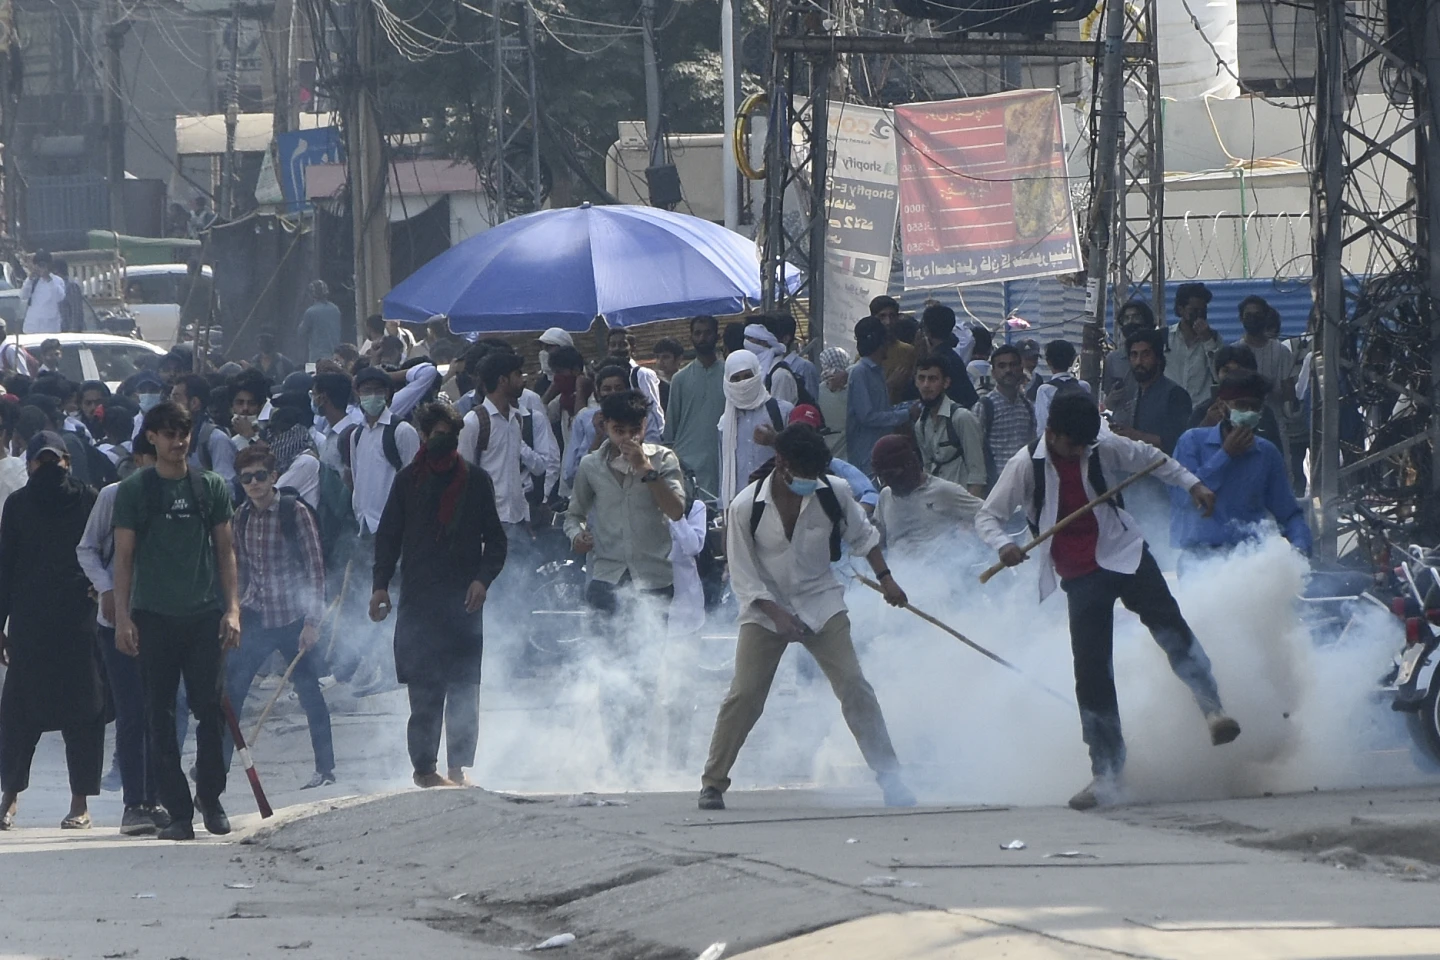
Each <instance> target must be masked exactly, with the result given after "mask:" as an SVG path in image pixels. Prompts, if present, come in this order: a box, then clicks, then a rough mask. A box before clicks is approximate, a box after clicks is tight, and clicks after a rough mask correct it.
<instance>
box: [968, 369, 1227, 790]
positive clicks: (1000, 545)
mask: <svg viewBox="0 0 1440 960" xmlns="http://www.w3.org/2000/svg"><path fill="white" fill-rule="evenodd" d="M1157 459H1160V460H1163V461H1164V462H1163V464H1162V465H1161V466H1160V467H1159V468H1158V469H1157V470H1156V471H1155V472H1154V473H1153V474H1152V476H1154V477H1155V478H1156V479H1157V480H1159V481H1160V482H1162V483H1166V484H1169V485H1170V486H1175V487H1181V488H1183V489H1186V490H1188V491H1189V492H1190V498H1191V499H1192V500H1193V501H1194V502H1195V505H1196V507H1198V508H1199V509H1201V510H1202V511H1204V513H1205V515H1206V516H1209V515H1210V513H1211V512H1213V511H1214V509H1215V494H1214V493H1213V492H1212V491H1211V490H1210V489H1209V488H1207V487H1206V486H1205V485H1204V484H1203V483H1201V482H1200V481H1199V480H1198V479H1196V477H1195V476H1194V475H1193V474H1192V473H1190V471H1188V470H1186V469H1185V468H1184V467H1182V466H1180V464H1178V463H1176V462H1175V461H1174V460H1172V459H1170V458H1169V457H1168V456H1166V455H1165V454H1163V453H1161V452H1160V451H1158V450H1156V449H1155V448H1154V447H1152V446H1150V445H1149V444H1147V443H1143V442H1141V441H1139V440H1129V439H1127V438H1125V437H1122V436H1119V435H1118V434H1114V433H1111V432H1109V431H1108V430H1107V431H1104V432H1102V431H1101V429H1100V411H1099V409H1097V408H1096V406H1095V402H1094V401H1093V400H1091V399H1090V398H1089V397H1087V396H1084V395H1082V394H1070V395H1068V396H1059V397H1056V398H1055V401H1054V403H1052V404H1051V405H1050V420H1049V423H1048V426H1047V429H1046V431H1045V439H1044V440H1042V441H1040V442H1038V443H1036V444H1032V445H1030V446H1026V447H1022V448H1021V449H1020V450H1018V451H1016V453H1015V455H1014V456H1013V457H1011V458H1010V461H1009V462H1008V463H1006V464H1005V467H1004V470H1003V471H1002V472H1001V474H1000V478H999V480H997V481H996V483H995V487H994V489H993V490H991V491H990V496H989V497H988V498H987V499H986V501H985V504H984V506H982V507H981V508H980V513H979V515H978V516H977V517H976V518H975V529H976V532H978V533H979V534H980V536H981V538H982V539H983V540H985V542H986V543H988V544H990V546H991V547H993V548H995V549H996V550H997V551H999V554H1000V560H1001V561H1002V562H1003V563H1004V564H1005V565H1006V566H1007V567H1013V566H1016V565H1017V564H1019V563H1021V562H1022V561H1024V560H1025V559H1026V555H1025V554H1024V553H1022V552H1021V550H1020V548H1019V547H1018V546H1016V545H1015V543H1014V541H1013V540H1011V539H1010V537H1009V536H1008V535H1007V534H1006V526H1007V525H1008V523H1009V521H1010V518H1011V517H1012V516H1013V515H1014V513H1015V511H1016V510H1017V509H1023V510H1024V511H1025V514H1026V517H1027V518H1028V519H1029V521H1030V529H1031V530H1032V531H1033V532H1037V533H1038V532H1039V531H1040V530H1048V529H1049V528H1051V527H1053V526H1054V525H1055V523H1056V521H1057V520H1059V519H1060V518H1062V517H1066V516H1069V515H1070V514H1072V513H1074V512H1075V511H1076V510H1078V509H1079V508H1080V507H1082V506H1084V505H1085V504H1086V503H1088V502H1090V501H1091V500H1093V499H1094V498H1095V497H1096V496H1098V495H1099V494H1101V493H1103V492H1104V491H1105V490H1107V489H1109V488H1110V487H1111V486H1113V485H1114V483H1115V482H1116V481H1117V480H1118V479H1119V478H1120V477H1122V476H1124V475H1126V474H1131V473H1137V472H1139V471H1140V470H1143V469H1145V468H1146V467H1148V466H1149V465H1150V464H1151V463H1153V462H1154V461H1155V460H1157ZM1117 501H1118V498H1116V499H1114V500H1111V501H1110V502H1109V503H1106V504H1103V505H1101V506H1100V507H1098V508H1097V509H1095V510H1094V511H1092V512H1091V513H1089V514H1086V515H1084V516H1082V517H1080V518H1079V519H1077V520H1075V521H1074V522H1072V523H1071V524H1069V525H1068V526H1067V527H1065V529H1063V530H1061V531H1059V532H1058V533H1056V534H1055V536H1053V537H1051V538H1050V539H1049V540H1047V541H1045V542H1044V543H1042V544H1040V545H1039V546H1038V547H1036V548H1035V551H1034V553H1035V556H1036V557H1038V558H1039V560H1040V564H1041V567H1040V599H1041V601H1042V602H1043V601H1044V600H1045V598H1046V597H1048V596H1049V595H1050V594H1051V593H1053V592H1054V590H1055V586H1056V581H1057V579H1058V580H1059V585H1060V587H1061V589H1063V590H1064V591H1065V596H1066V600H1067V602H1068V606H1069V610H1070V645H1071V649H1072V651H1073V652H1074V657H1075V698H1076V700H1077V701H1078V703H1079V706H1080V730H1081V735H1082V737H1083V739H1084V740H1085V744H1086V746H1087V747H1089V748H1090V769H1091V772H1092V773H1093V774H1094V779H1092V780H1091V781H1090V783H1089V784H1088V785H1087V786H1086V787H1085V788H1084V789H1082V790H1081V791H1080V792H1079V793H1077V794H1075V796H1073V797H1071V798H1070V806H1071V807H1072V808H1073V809H1076V810H1089V809H1091V808H1093V807H1095V806H1098V805H1100V804H1104V803H1113V802H1116V801H1117V800H1118V799H1119V795H1120V776H1121V774H1122V772H1123V771H1124V767H1125V740H1124V737H1123V736H1121V733H1120V706H1119V701H1118V699H1117V696H1116V692H1115V670H1114V663H1113V650H1114V643H1115V638H1114V627H1115V601H1116V600H1119V601H1120V602H1121V603H1123V604H1125V608H1126V609H1127V610H1130V611H1132V612H1133V613H1135V614H1136V615H1137V616H1139V617H1140V622H1141V623H1143V624H1145V626H1146V628H1147V629H1149V631H1150V633H1151V635H1152V636H1153V637H1154V638H1155V642H1156V643H1157V644H1158V645H1159V646H1160V648H1161V649H1162V650H1164V651H1165V654H1166V656H1168V657H1169V659H1170V668H1171V669H1172V670H1174V671H1175V675H1176V676H1178V677H1179V678H1180V679H1181V680H1182V681H1184V683H1185V685H1186V686H1187V687H1189V688H1190V692H1191V694H1192V695H1193V696H1194V698H1195V702H1196V704H1197V705H1198V706H1199V707H1200V710H1201V712H1202V713H1203V714H1204V715H1205V720H1206V722H1207V724H1208V725H1209V727H1210V740H1211V742H1212V743H1214V744H1215V745H1216V746H1220V745H1222V744H1226V743H1229V742H1230V741H1232V740H1234V739H1235V738H1236V737H1238V736H1239V735H1240V725H1239V724H1238V723H1236V722H1235V721H1234V720H1233V719H1231V718H1230V717H1229V716H1227V715H1226V714H1225V711H1224V709H1223V707H1222V706H1221V704H1220V692H1219V690H1218V689H1217V687H1216V685H1215V676H1214V674H1213V673H1212V672H1211V670H1210V660H1209V658H1208V657H1207V656H1206V655H1205V650H1204V649H1203V648H1202V647H1201V646H1200V641H1199V640H1197V639H1196V638H1195V634H1194V633H1193V632H1192V631H1191V629H1190V626H1189V625H1188V624H1187V623H1186V622H1185V618H1184V616H1183V615H1182V614H1181V612H1180V605H1179V604H1177V603H1176V602H1175V598H1174V597H1173V596H1171V594H1170V588H1169V586H1168V585H1167V584H1166V583H1165V577H1164V575H1163V574H1162V573H1161V572H1160V567H1159V566H1158V565H1157V564H1156V563H1155V558H1154V557H1153V556H1151V555H1150V549H1149V547H1148V546H1146V544H1145V538H1144V536H1143V535H1142V534H1141V533H1140V528H1139V525H1138V524H1137V523H1136V522H1135V518H1134V517H1132V516H1130V514H1128V513H1126V512H1125V510H1124V506H1123V504H1121V503H1120V502H1117Z"/></svg>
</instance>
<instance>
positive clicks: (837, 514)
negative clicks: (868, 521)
mask: <svg viewBox="0 0 1440 960" xmlns="http://www.w3.org/2000/svg"><path fill="white" fill-rule="evenodd" d="M774 466H775V461H773V460H771V461H770V462H769V463H767V464H765V465H764V466H762V467H761V468H760V469H759V470H756V471H755V473H754V474H752V475H751V477H752V481H753V482H752V483H751V484H750V485H751V486H752V487H754V488H755V492H756V493H757V494H758V493H759V492H760V484H762V483H764V482H765V477H767V476H769V474H770V471H771V470H773V469H774ZM756 474H758V475H759V479H754V477H755V476H756ZM815 499H817V500H819V501H820V507H821V509H823V510H824V511H825V516H827V517H829V518H830V562H831V563H838V562H840V542H841V535H842V533H843V532H844V530H845V511H844V510H842V509H841V508H840V498H839V497H837V496H835V491H834V489H833V488H831V486H830V484H829V483H828V482H822V483H821V484H820V487H819V489H817V490H816V491H815ZM764 515H765V501H763V500H756V501H755V502H754V503H753V504H752V506H751V508H750V539H751V540H754V539H755V531H756V530H759V529H760V518H761V517H763V516H764Z"/></svg>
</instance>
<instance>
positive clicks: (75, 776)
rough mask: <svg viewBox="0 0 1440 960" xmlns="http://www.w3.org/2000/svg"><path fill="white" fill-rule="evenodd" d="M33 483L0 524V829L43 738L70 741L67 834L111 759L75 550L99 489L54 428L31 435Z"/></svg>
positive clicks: (85, 583) (12, 501) (7, 824)
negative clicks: (87, 482)
mask: <svg viewBox="0 0 1440 960" xmlns="http://www.w3.org/2000/svg"><path fill="white" fill-rule="evenodd" d="M25 460H26V466H27V468H28V470H29V474H30V479H29V482H28V483H26V485H25V486H24V487H23V488H22V489H20V490H17V491H15V493H13V494H12V495H11V496H10V498H9V499H8V500H7V501H6V502H5V510H4V516H3V519H0V625H4V626H5V628H6V630H7V631H8V632H5V633H0V664H4V665H6V666H8V667H9V671H8V672H7V673H6V675H5V688H4V692H3V694H0V727H3V729H4V736H3V737H0V792H3V796H0V830H9V829H11V828H12V827H14V825H15V813H16V798H17V797H18V796H19V795H20V793H21V792H22V791H24V790H25V789H26V788H27V787H28V786H29V785H30V762H31V760H32V758H33V757H34V755H35V747H36V745H37V744H38V743H39V742H40V734H41V733H42V732H44V731H47V730H59V731H61V732H62V733H63V734H64V737H65V760H66V766H67V767H68V768H69V772H70V812H69V813H68V814H67V815H66V817H65V819H64V820H63V821H62V822H61V824H60V826H61V828H62V829H69V830H85V829H88V828H89V827H90V813H89V809H88V799H87V798H89V797H93V796H96V795H97V794H99V793H100V774H101V771H102V768H103V765H104V759H105V721H106V717H105V689H104V684H103V682H102V680H101V678H100V671H99V661H98V659H97V658H96V639H95V604H94V601H92V600H91V599H90V582H89V580H88V579H87V578H86V576H85V572H84V571H83V570H82V569H81V568H80V562H79V560H78V559H77V557H76V554H75V548H76V546H78V545H79V543H80V539H81V537H82V536H83V535H84V533H85V523H86V521H87V520H89V518H90V510H91V508H92V507H94V505H95V491H93V490H91V489H90V488H89V487H86V486H84V485H82V484H80V483H79V482H77V481H76V480H75V479H74V478H72V477H71V476H70V455H69V452H68V451H67V450H66V448H65V443H64V441H63V440H62V439H61V438H60V436H59V435H58V434H56V433H54V432H52V431H49V430H43V431H41V432H39V433H37V434H35V436H33V437H31V439H30V443H29V446H28V447H27V448H26V451H25Z"/></svg>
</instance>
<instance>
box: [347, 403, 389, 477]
mask: <svg viewBox="0 0 1440 960" xmlns="http://www.w3.org/2000/svg"><path fill="white" fill-rule="evenodd" d="M399 427H400V421H399V420H398V419H396V418H395V417H393V416H392V417H391V418H390V422H389V423H387V424H385V431H384V433H383V434H382V435H381V437H380V447H381V449H383V450H384V451H385V459H386V460H388V461H390V466H392V467H394V468H395V472H396V473H399V472H400V471H401V470H403V469H405V462H404V461H403V460H401V459H400V447H399V445H398V444H396V442H395V431H396V430H397V429H398V428H399ZM359 447H360V424H358V423H352V424H350V426H348V427H346V428H345V432H344V433H342V434H340V461H341V462H342V463H344V464H345V469H347V470H349V469H351V467H350V463H351V461H352V460H354V459H355V451H356V450H357V449H359Z"/></svg>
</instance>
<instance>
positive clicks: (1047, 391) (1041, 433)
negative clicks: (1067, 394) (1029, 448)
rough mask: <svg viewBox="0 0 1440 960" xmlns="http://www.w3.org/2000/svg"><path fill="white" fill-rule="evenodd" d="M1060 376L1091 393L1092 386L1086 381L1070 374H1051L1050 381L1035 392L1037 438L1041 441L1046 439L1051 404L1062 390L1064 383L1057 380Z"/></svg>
mask: <svg viewBox="0 0 1440 960" xmlns="http://www.w3.org/2000/svg"><path fill="white" fill-rule="evenodd" d="M1060 376H1065V377H1069V378H1070V379H1071V380H1074V381H1075V382H1076V383H1078V384H1080V386H1082V387H1084V388H1085V392H1086V393H1087V394H1088V393H1090V392H1091V390H1090V384H1088V383H1086V382H1085V381H1084V380H1076V379H1075V378H1074V377H1072V376H1070V374H1068V373H1065V374H1058V373H1056V374H1051V376H1050V379H1049V380H1046V381H1045V382H1044V383H1042V384H1040V389H1039V390H1036V391H1035V436H1036V437H1038V438H1039V439H1041V440H1044V439H1045V425H1046V424H1048V423H1049V422H1050V404H1051V402H1052V401H1054V399H1055V394H1056V392H1057V391H1058V390H1059V389H1060V384H1061V382H1062V381H1059V380H1056V379H1055V378H1056V377H1060Z"/></svg>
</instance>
